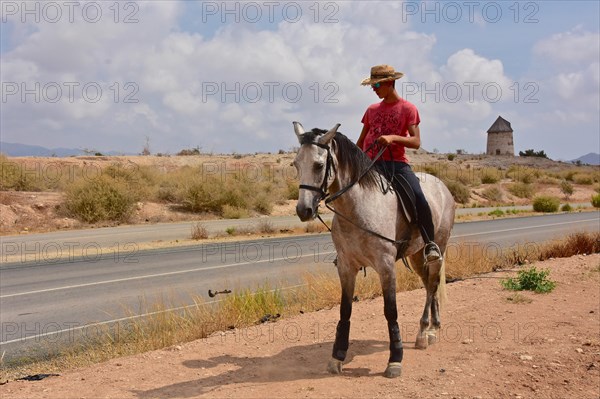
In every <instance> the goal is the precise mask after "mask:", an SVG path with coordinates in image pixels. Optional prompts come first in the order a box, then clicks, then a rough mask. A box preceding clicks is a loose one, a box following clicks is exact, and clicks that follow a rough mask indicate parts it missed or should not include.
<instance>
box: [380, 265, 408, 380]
mask: <svg viewBox="0 0 600 399" xmlns="http://www.w3.org/2000/svg"><path fill="white" fill-rule="evenodd" d="M379 278H380V280H381V287H382V290H383V313H384V314H385V319H386V320H387V324H388V334H389V337H390V358H389V360H388V365H387V368H386V369H385V372H384V373H383V375H384V377H388V378H394V377H399V376H400V374H401V373H402V357H403V353H404V349H403V348H402V338H401V337H400V327H399V326H398V310H397V308H396V270H395V266H394V262H389V263H388V265H387V267H386V268H385V270H383V271H380V272H379Z"/></svg>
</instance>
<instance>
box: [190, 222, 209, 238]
mask: <svg viewBox="0 0 600 399" xmlns="http://www.w3.org/2000/svg"><path fill="white" fill-rule="evenodd" d="M207 238H208V230H207V229H206V226H204V224H202V223H200V222H198V223H196V224H194V225H193V226H192V240H205V239H207Z"/></svg>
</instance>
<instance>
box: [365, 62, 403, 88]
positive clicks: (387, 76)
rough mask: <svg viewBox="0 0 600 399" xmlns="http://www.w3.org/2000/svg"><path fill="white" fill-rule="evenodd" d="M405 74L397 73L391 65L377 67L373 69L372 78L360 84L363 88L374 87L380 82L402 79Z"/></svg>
mask: <svg viewBox="0 0 600 399" xmlns="http://www.w3.org/2000/svg"><path fill="white" fill-rule="evenodd" d="M402 76H404V74H403V73H402V72H396V71H395V70H394V67H391V66H389V65H375V66H374V67H373V68H371V76H369V77H368V78H366V79H363V81H362V82H361V83H360V84H361V85H363V86H367V85H374V84H375V83H379V82H387V81H390V80H396V79H400V78H401V77H402Z"/></svg>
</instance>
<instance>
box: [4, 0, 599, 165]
mask: <svg viewBox="0 0 600 399" xmlns="http://www.w3.org/2000/svg"><path fill="white" fill-rule="evenodd" d="M49 4H50V5H49ZM65 4H66V3H65V2H60V1H59V2H36V1H32V2H27V3H24V2H21V1H3V2H2V9H1V17H2V24H1V28H2V32H1V33H2V35H1V45H2V47H1V49H0V53H1V55H2V59H1V60H0V67H1V70H0V78H1V81H2V102H1V103H0V105H1V107H2V112H1V115H0V118H1V120H0V134H1V137H2V141H6V142H20V143H25V144H38V145H43V146H46V147H51V148H53V147H72V148H88V149H96V150H98V151H108V150H116V151H123V152H127V153H138V152H140V151H141V150H142V148H143V146H144V144H145V143H146V138H148V140H149V143H150V149H151V151H152V152H153V153H157V152H161V153H171V154H173V153H176V152H178V151H179V150H181V149H183V148H191V147H196V146H199V147H201V148H202V149H203V150H204V151H213V152H227V153H228V152H237V153H253V152H266V151H278V150H279V149H284V150H287V149H290V148H291V147H293V146H295V145H296V144H297V143H296V141H295V140H296V139H295V136H294V134H293V130H292V125H291V122H292V121H294V120H298V121H301V122H302V123H303V124H304V126H305V127H307V128H308V127H322V128H329V127H331V126H333V125H334V124H335V123H341V124H342V127H341V129H340V130H341V131H342V132H344V133H345V134H346V135H348V136H349V137H350V138H352V139H356V138H357V137H358V134H359V132H360V129H361V125H360V120H361V118H362V114H363V112H364V110H365V109H366V107H367V106H368V105H369V104H370V103H373V102H376V101H377V98H376V97H375V95H374V94H373V93H372V92H371V90H370V89H369V88H365V87H361V86H360V85H359V83H360V81H361V80H362V79H363V78H364V77H366V76H367V75H368V73H369V69H370V67H371V66H372V65H375V64H381V63H387V64H390V65H393V66H394V67H395V68H396V69H398V70H400V71H403V72H404V73H405V77H404V78H403V79H402V80H400V81H399V83H398V86H397V87H398V89H399V91H401V93H402V94H403V95H404V96H405V98H407V99H408V100H409V101H411V102H413V103H414V104H415V105H416V106H417V108H418V109H419V112H420V113H421V120H422V123H421V132H422V144H423V147H424V148H425V149H427V150H433V149H437V150H439V151H440V152H453V151H456V150H457V149H465V150H467V151H468V152H472V153H481V152H484V151H485V140H486V133H485V131H486V130H487V129H488V128H489V126H490V125H491V124H492V123H493V122H494V120H495V119H496V118H497V116H498V115H502V116H503V117H504V118H505V119H508V120H509V121H510V122H511V123H512V126H513V129H514V136H515V149H516V151H519V150H525V149H529V148H533V149H535V150H542V149H543V150H545V151H546V153H547V154H548V155H549V156H550V157H552V158H554V159H572V158H575V157H578V156H580V155H583V154H586V153H588V152H600V138H599V136H600V116H599V115H600V99H599V97H600V82H599V81H600V77H599V74H600V72H599V70H600V40H599V23H600V22H599V19H598V18H599V17H598V16H599V15H600V8H599V7H600V6H599V4H600V2H597V1H539V2H534V1H521V2H517V1H495V2H493V1H481V2H480V1H469V2H467V1H464V2H463V1H457V2H435V1H427V2H415V1H409V2H391V1H386V2H361V1H353V2H349V1H346V2H340V1H335V2H334V1H323V2H318V3H317V2H315V1H304V2H300V1H298V2H283V1H272V2H262V1H257V2H226V3H225V2H221V1H219V2H211V1H208V2H194V1H186V2H177V1H145V2H134V1H121V2H118V3H116V2H113V1H109V2H101V1H85V2H79V3H77V5H74V6H67V5H65ZM69 7H71V8H69Z"/></svg>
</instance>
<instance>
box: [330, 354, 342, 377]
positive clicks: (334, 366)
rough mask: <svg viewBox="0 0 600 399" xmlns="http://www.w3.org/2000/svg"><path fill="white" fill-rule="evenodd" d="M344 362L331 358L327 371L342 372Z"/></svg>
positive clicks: (332, 372)
mask: <svg viewBox="0 0 600 399" xmlns="http://www.w3.org/2000/svg"><path fill="white" fill-rule="evenodd" d="M343 363H344V362H342V361H341V360H337V359H335V358H333V357H332V358H331V359H329V364H327V371H329V373H331V374H342V364H343Z"/></svg>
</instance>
